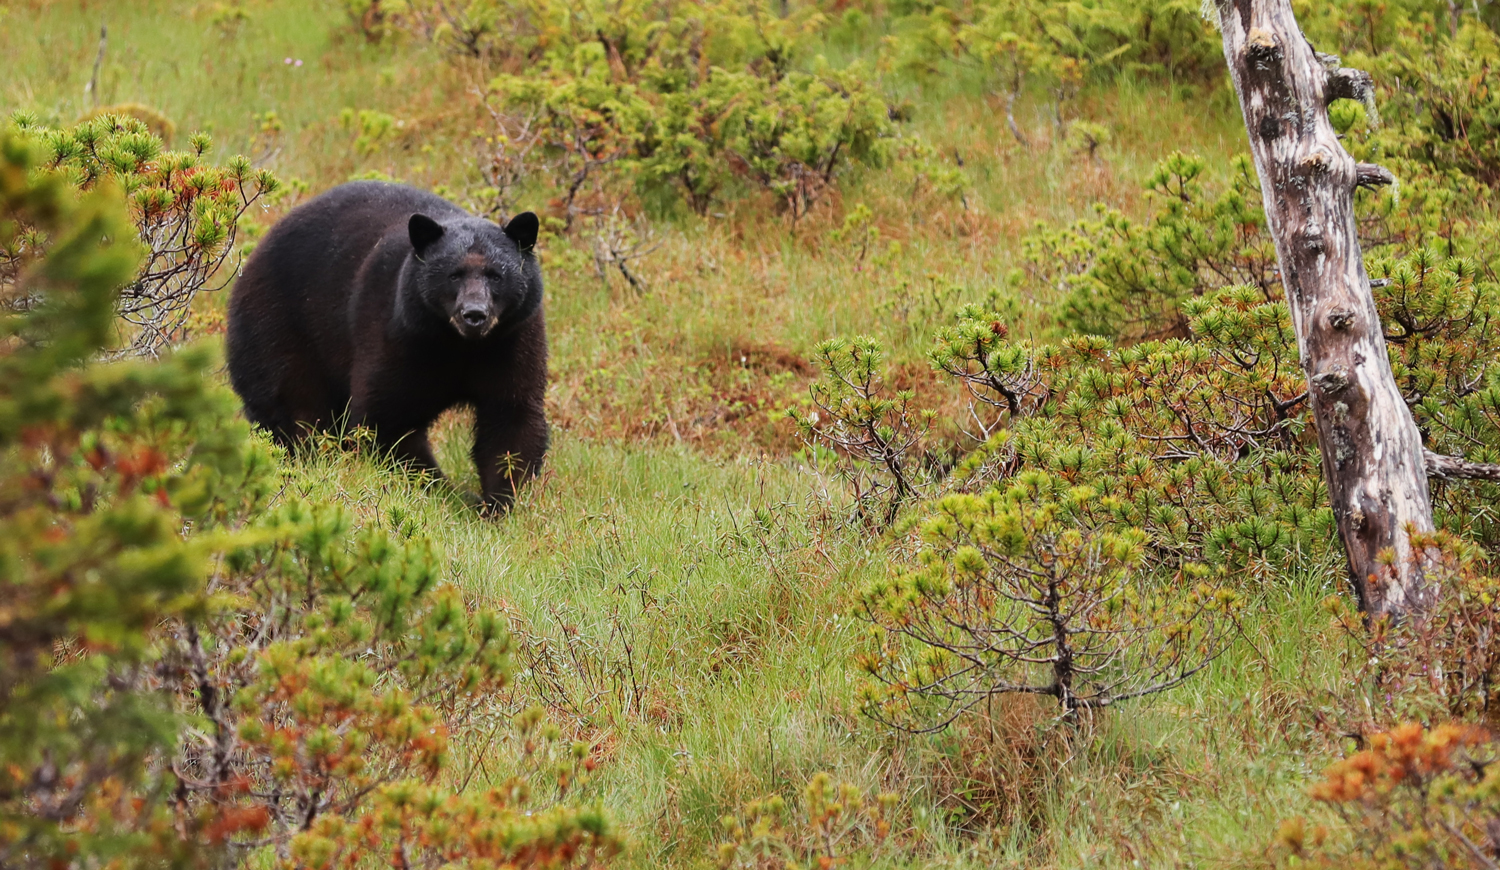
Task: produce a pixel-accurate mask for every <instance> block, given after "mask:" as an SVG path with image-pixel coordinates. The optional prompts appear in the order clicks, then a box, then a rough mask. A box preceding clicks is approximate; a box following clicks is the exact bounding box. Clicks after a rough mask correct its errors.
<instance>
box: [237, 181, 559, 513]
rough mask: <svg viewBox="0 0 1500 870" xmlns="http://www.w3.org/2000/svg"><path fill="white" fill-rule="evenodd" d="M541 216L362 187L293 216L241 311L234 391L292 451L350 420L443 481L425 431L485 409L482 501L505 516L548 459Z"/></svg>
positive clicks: (478, 431)
mask: <svg viewBox="0 0 1500 870" xmlns="http://www.w3.org/2000/svg"><path fill="white" fill-rule="evenodd" d="M536 234H537V218H536V215H534V214H532V213H531V212H526V213H524V214H520V215H517V216H516V217H514V218H512V219H511V220H510V222H509V223H507V224H506V225H505V226H504V227H503V228H502V227H500V226H497V225H496V224H494V223H491V222H490V221H487V220H484V219H482V218H477V217H474V216H473V215H470V214H469V213H468V212H465V211H464V210H463V209H461V208H459V207H458V206H456V205H454V204H452V203H450V202H448V201H447V200H444V199H442V198H441V197H438V196H435V195H433V194H431V193H427V192H425V191H420V190H416V189H414V188H411V187H406V186H404V185H398V184H386V183H383V182H377V181H356V182H351V183H349V184H345V185H342V186H340V187H336V188H334V189H333V190H330V191H328V192H327V193H324V194H322V195H321V196H318V197H316V198H314V199H312V200H310V201H308V202H307V203H305V204H303V205H301V206H298V207H297V208H295V209H293V210H292V212H291V213H290V214H288V215H287V216H286V217H285V218H283V219H282V220H281V221H280V222H279V223H277V224H276V226H275V227H273V228H272V229H271V231H270V232H269V233H267V234H266V237H265V238H264V239H262V240H261V242H260V244H259V245H258V246H257V247H256V249H255V252H254V253H253V254H251V256H250V259H249V261H248V262H247V263H246V264H245V270H244V273H243V274H242V275H241V276H240V279H239V281H238V283H237V284H236V285H235V288H234V292H233V294H232V296H231V297H230V300H229V326H228V333H229V335H228V358H229V378H230V382H231V383H232V384H233V385H234V389H235V392H237V393H239V395H240V398H241V399H242V400H243V401H244V403H245V415H246V416H247V417H249V418H250V420H251V422H253V423H255V424H257V425H259V426H262V427H264V428H266V429H268V430H270V432H271V433H272V434H273V435H274V436H275V438H276V439H277V440H278V441H280V442H281V443H283V444H286V445H288V446H290V445H291V444H292V443H293V442H294V441H295V439H296V438H297V437H298V436H299V435H301V434H302V433H303V432H305V431H306V430H308V429H326V428H328V427H330V426H332V425H333V424H335V423H336V422H337V421H338V420H339V419H341V418H343V416H344V415H345V413H347V414H348V419H349V421H350V422H352V423H356V424H363V425H366V426H369V427H371V428H372V429H373V430H374V431H375V437H376V440H377V442H378V443H379V444H380V445H382V446H383V447H385V448H386V449H388V450H390V451H391V452H392V453H393V454H394V455H395V456H396V458H397V459H399V460H401V461H403V462H405V463H407V464H409V465H412V466H415V467H417V468H419V469H426V470H429V471H432V472H433V473H435V474H441V472H440V471H439V470H438V466H437V460H436V459H434V458H433V455H432V446H431V444H429V443H428V440H427V427H428V426H429V425H431V423H432V421H433V420H434V419H436V418H437V416H438V415H439V414H441V413H442V412H444V411H446V410H447V409H449V408H452V407H454V406H456V405H469V406H472V407H473V408H474V412H475V417H476V425H475V433H474V451H473V456H474V462H475V464H476V465H477V467H478V469H479V480H480V485H481V488H482V490H483V496H484V503H485V506H486V507H487V508H489V509H503V508H505V507H507V506H508V505H509V504H510V503H511V501H512V500H513V499H514V497H515V489H516V486H517V484H519V483H520V482H521V481H522V480H524V479H525V478H527V477H529V476H531V475H532V474H535V473H536V471H537V470H538V469H539V468H540V466H541V462H542V457H543V455H544V454H545V453H546V451H547V419H546V415H545V409H544V407H543V398H544V394H545V392H546V384H547V328H546V323H545V320H544V318H543V315H542V274H541V270H540V269H539V268H538V267H537V262H536V258H535V257H534V256H533V255H532V246H533V245H534V244H535V243H536Z"/></svg>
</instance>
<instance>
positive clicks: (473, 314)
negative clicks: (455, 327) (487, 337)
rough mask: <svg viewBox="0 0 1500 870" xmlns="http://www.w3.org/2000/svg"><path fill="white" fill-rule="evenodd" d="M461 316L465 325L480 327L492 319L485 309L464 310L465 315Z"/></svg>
mask: <svg viewBox="0 0 1500 870" xmlns="http://www.w3.org/2000/svg"><path fill="white" fill-rule="evenodd" d="M460 316H461V317H463V319H464V323H467V324H469V325H470V326H479V325H480V324H482V323H484V322H485V321H486V320H488V319H489V317H490V316H489V314H488V313H487V312H486V311H485V310H484V309H483V308H467V309H464V313H463V314H462V315H460Z"/></svg>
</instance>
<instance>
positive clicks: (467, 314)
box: [448, 281, 500, 339]
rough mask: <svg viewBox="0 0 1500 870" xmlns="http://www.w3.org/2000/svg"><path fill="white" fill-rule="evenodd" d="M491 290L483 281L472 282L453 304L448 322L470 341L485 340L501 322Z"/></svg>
mask: <svg viewBox="0 0 1500 870" xmlns="http://www.w3.org/2000/svg"><path fill="white" fill-rule="evenodd" d="M499 319H500V318H499V317H498V316H497V314H496V312H495V305H494V303H493V301H492V300H491V299H490V293H489V289H488V288H487V287H486V286H485V284H484V282H482V281H470V282H468V283H467V284H465V286H464V288H463V292H461V293H459V294H458V298H457V299H455V300H454V302H453V313H452V315H451V316H450V317H449V318H448V322H449V323H451V324H453V328H454V329H455V330H457V331H458V334H459V335H461V336H463V337H464V338H468V339H477V338H484V337H485V336H486V335H489V333H490V330H491V329H494V328H495V324H496V323H497V322H498V321H499Z"/></svg>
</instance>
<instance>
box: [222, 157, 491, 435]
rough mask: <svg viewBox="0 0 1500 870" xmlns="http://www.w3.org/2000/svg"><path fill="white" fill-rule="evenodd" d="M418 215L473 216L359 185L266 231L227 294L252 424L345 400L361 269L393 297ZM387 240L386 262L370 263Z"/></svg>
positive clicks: (240, 386)
mask: <svg viewBox="0 0 1500 870" xmlns="http://www.w3.org/2000/svg"><path fill="white" fill-rule="evenodd" d="M416 212H421V213H423V214H427V215H429V216H432V217H437V218H444V217H453V216H460V215H465V214H466V213H465V212H464V211H463V210H462V209H459V208H458V207H457V206H455V205H453V204H452V203H449V202H448V201H446V200H444V199H442V198H440V197H438V196H435V195H433V194H431V193H427V192H426V191H421V190H417V189H415V188H411V187H406V186H404V185H398V184H387V183H384V182H378V181H355V182H350V183H348V184H344V185H340V186H339V187H336V188H334V189H332V190H330V191H327V192H326V193H323V194H321V195H319V196H317V197H315V198H313V199H311V200H309V201H308V202H306V203H303V204H302V205H300V206H298V207H297V208H295V209H293V210H292V211H291V212H289V213H288V214H287V215H286V217H284V218H282V219H281V220H280V221H278V222H277V224H276V225H275V226H274V227H273V228H272V229H271V230H270V232H268V233H266V235H265V237H264V238H263V239H262V240H261V241H260V243H259V244H258V245H257V246H256V248H255V250H254V252H253V253H252V254H251V255H250V258H249V260H248V261H247V262H246V263H245V268H244V270H243V272H242V273H241V274H240V277H239V280H238V281H237V282H236V283H235V287H234V290H233V292H232V293H231V295H230V300H229V323H228V330H227V332H228V334H227V336H226V339H227V341H226V350H227V354H226V356H227V362H228V364H229V365H228V367H229V375H230V380H231V382H232V383H233V385H234V388H235V391H236V392H238V393H239V394H240V396H241V397H242V398H243V399H244V400H245V404H246V409H247V411H249V412H250V416H251V418H252V419H257V420H258V421H259V420H260V419H263V418H264V419H269V418H271V417H280V416H281V414H280V411H281V410H282V409H284V408H285V407H286V406H287V405H288V404H289V403H290V404H296V405H302V404H304V403H303V402H299V401H296V400H294V399H293V398H292V396H293V395H302V394H306V395H307V396H308V400H309V402H310V401H311V398H312V396H313V395H314V394H316V395H319V396H326V397H327V398H328V401H329V402H332V403H334V404H339V403H341V402H347V397H348V392H349V370H350V366H351V363H352V359H353V347H352V342H353V335H352V325H351V323H350V309H351V305H350V300H351V297H352V296H353V295H354V293H355V290H356V286H357V279H358V278H359V276H360V270H361V269H362V268H366V269H368V270H370V272H371V274H370V275H369V276H368V278H367V279H366V281H365V288H366V292H371V293H374V294H375V295H377V296H389V297H391V298H393V297H394V293H395V285H396V282H397V280H398V278H399V272H400V267H401V264H402V262H404V260H405V255H406V252H407V251H408V250H409V247H406V246H405V245H407V242H406V224H407V220H408V219H409V218H410V217H411V215H412V214H414V213H416ZM388 235H389V236H392V238H391V241H390V243H389V244H387V245H385V246H384V250H383V252H382V254H383V255H382V257H381V260H380V262H374V261H371V258H372V254H374V253H375V251H376V249H377V247H379V246H380V242H381V240H382V239H383V238H385V237H386V236H388ZM367 261H371V262H370V263H369V265H368V266H367V265H366V264H367ZM387 310H389V309H388V307H387ZM259 409H264V412H263V413H258V410H259ZM299 411H300V412H303V413H306V412H307V409H301V408H299ZM268 425H269V424H268ZM272 428H276V427H275V426H272Z"/></svg>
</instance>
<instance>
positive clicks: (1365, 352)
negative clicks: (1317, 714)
mask: <svg viewBox="0 0 1500 870" xmlns="http://www.w3.org/2000/svg"><path fill="white" fill-rule="evenodd" d="M1216 4H1217V10H1218V14H1219V24H1220V31H1221V32H1222V34H1223V38H1224V56H1225V58H1226V59H1227V60H1228V63H1229V72H1230V76H1231V78H1232V79H1233V81H1234V88H1235V92H1236V93H1237V94H1238V95H1239V100H1240V108H1241V110H1242V111H1243V113H1244V117H1245V129H1246V130H1247V131H1248V132H1249V134H1250V151H1251V154H1252V155H1253V157H1254V159H1255V168H1256V171H1257V172H1258V173H1259V175H1260V180H1261V191H1262V194H1263V196H1264V199H1265V211H1266V221H1267V224H1268V226H1269V228H1270V231H1271V236H1272V238H1273V239H1274V240H1275V242H1276V257H1277V260H1278V261H1279V263H1280V266H1281V276H1282V283H1283V285H1284V286H1285V287H1286V296H1287V304H1288V306H1289V307H1290V308H1291V313H1292V323H1293V325H1294V327H1295V328H1296V331H1297V346H1298V351H1299V353H1300V354H1301V359H1302V367H1303V370H1304V371H1305V372H1306V374H1307V379H1308V383H1309V393H1310V399H1311V407H1312V413H1313V419H1314V421H1315V423H1316V426H1317V432H1318V446H1319V449H1320V450H1321V452H1322V455H1323V475H1324V478H1325V479H1326V480H1327V482H1328V494H1329V499H1330V501H1331V502H1332V505H1333V512H1334V516H1335V518H1336V519H1337V521H1338V530H1339V535H1340V537H1341V538H1342V539H1343V542H1344V551H1345V554H1346V555H1347V557H1348V564H1349V575H1350V580H1351V582H1352V583H1353V586H1354V590H1355V593H1356V594H1357V595H1358V596H1359V603H1360V607H1361V608H1362V609H1363V610H1364V612H1365V613H1366V614H1368V615H1370V616H1378V615H1381V614H1391V615H1393V616H1398V617H1399V616H1402V615H1406V614H1411V613H1414V612H1419V611H1421V610H1422V609H1423V608H1425V607H1426V606H1427V604H1428V603H1429V602H1430V598H1431V587H1430V585H1429V584H1428V583H1427V582H1426V580H1425V579H1424V567H1425V564H1426V557H1425V554H1414V553H1413V552H1412V548H1411V537H1410V536H1411V533H1412V532H1429V531H1432V529H1433V523H1432V506H1431V501H1430V498H1429V495H1428V491H1427V472H1426V468H1425V465H1424V458H1423V449H1422V440H1421V435H1420V433H1419V432H1418V431H1417V426H1416V422H1415V421H1414V420H1413V419H1412V416H1411V412H1410V411H1409V410H1408V409H1407V407H1406V403H1405V402H1404V401H1402V398H1401V392H1400V390H1399V389H1398V388H1397V386H1396V380H1395V377H1394V376H1393V375H1392V374H1391V365H1390V359H1389V357H1387V356H1386V349H1385V338H1384V336H1383V334H1382V333H1381V328H1380V319H1379V316H1378V315H1377V313H1376V310H1375V300H1374V297H1373V296H1372V295H1371V293H1370V277H1369V275H1368V274H1367V273H1366V272H1365V266H1364V258H1363V256H1362V255H1361V253H1360V249H1359V241H1358V238H1357V236H1356V228H1355V222H1354V190H1355V188H1356V187H1359V186H1375V185H1381V184H1390V183H1391V182H1392V181H1393V180H1394V179H1393V178H1392V176H1391V174H1390V173H1389V172H1387V171H1386V170H1385V169H1382V168H1381V167H1379V166H1374V165H1371V164H1360V163H1356V162H1355V161H1354V158H1353V157H1351V156H1350V155H1349V153H1348V152H1346V151H1345V150H1344V149H1343V147H1341V146H1340V145H1339V142H1338V137H1337V135H1336V134H1335V133H1334V130H1333V126H1332V124H1331V123H1330V122H1329V120H1328V111H1327V110H1328V103H1329V101H1331V100H1333V99H1338V98H1349V99H1368V96H1369V92H1370V76H1369V75H1368V74H1367V73H1363V72H1360V71H1358V70H1349V69H1342V68H1340V67H1339V66H1338V59H1337V58H1334V57H1331V56H1329V55H1320V54H1318V53H1317V52H1315V51H1314V50H1313V48H1312V46H1311V45H1309V44H1308V42H1307V39H1306V38H1305V37H1304V36H1303V35H1302V31H1301V30H1300V29H1298V27H1297V21H1296V19H1295V18H1294V17H1293V15H1292V7H1291V4H1290V2H1289V0H1216ZM1383 551H1389V552H1391V553H1393V555H1394V556H1395V559H1394V562H1393V564H1392V568H1393V569H1394V570H1393V571H1391V572H1390V573H1389V574H1388V573H1387V571H1386V570H1385V568H1384V566H1383V565H1381V563H1380V557H1381V553H1382V552H1383ZM1387 576H1388V577H1390V579H1389V580H1388V581H1385V582H1382V581H1381V580H1378V579H1377V578H1380V577H1387Z"/></svg>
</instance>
